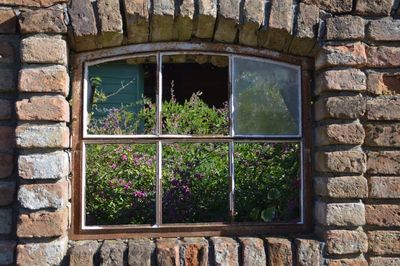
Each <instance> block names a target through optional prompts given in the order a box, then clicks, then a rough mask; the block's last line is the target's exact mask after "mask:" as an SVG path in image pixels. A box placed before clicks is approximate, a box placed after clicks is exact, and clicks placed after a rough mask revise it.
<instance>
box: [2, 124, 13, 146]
mask: <svg viewBox="0 0 400 266" xmlns="http://www.w3.org/2000/svg"><path fill="white" fill-rule="evenodd" d="M14 148H15V128H14V127H7V126H0V151H1V152H7V153H13V152H14Z"/></svg>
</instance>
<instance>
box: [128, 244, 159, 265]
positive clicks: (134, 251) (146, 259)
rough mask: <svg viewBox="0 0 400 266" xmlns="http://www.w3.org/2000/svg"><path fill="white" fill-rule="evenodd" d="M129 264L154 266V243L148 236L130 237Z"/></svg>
mask: <svg viewBox="0 0 400 266" xmlns="http://www.w3.org/2000/svg"><path fill="white" fill-rule="evenodd" d="M128 265H129V266H145V265H146V266H152V265H153V266H154V265H155V244H154V242H153V241H151V240H150V239H148V238H139V239H130V240H129V243H128Z"/></svg>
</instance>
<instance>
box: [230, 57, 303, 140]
mask: <svg viewBox="0 0 400 266" xmlns="http://www.w3.org/2000/svg"><path fill="white" fill-rule="evenodd" d="M233 67H234V70H233V73H234V74H233V75H234V77H233V79H234V84H233V90H234V95H233V96H234V101H233V104H234V112H233V126H234V132H235V134H236V135H298V134H299V132H300V129H299V119H300V113H299V110H300V107H299V97H300V91H299V90H300V79H299V75H298V74H299V70H298V69H297V68H291V67H289V66H286V65H281V64H275V63H271V62H266V61H256V60H252V59H245V58H237V57H234V61H233Z"/></svg>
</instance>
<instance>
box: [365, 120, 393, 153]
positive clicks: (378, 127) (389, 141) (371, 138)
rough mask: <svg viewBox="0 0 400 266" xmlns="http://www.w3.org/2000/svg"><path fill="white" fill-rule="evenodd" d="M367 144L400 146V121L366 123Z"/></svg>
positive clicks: (373, 145) (372, 145)
mask: <svg viewBox="0 0 400 266" xmlns="http://www.w3.org/2000/svg"><path fill="white" fill-rule="evenodd" d="M364 128H365V134H366V138H365V144H366V145H368V146H371V147H400V123H392V124H375V123H374V124H372V123H371V124H366V125H364Z"/></svg>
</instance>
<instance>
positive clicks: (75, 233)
mask: <svg viewBox="0 0 400 266" xmlns="http://www.w3.org/2000/svg"><path fill="white" fill-rule="evenodd" d="M156 52H197V53H216V54H221V55H224V54H225V55H229V54H234V55H240V56H250V57H258V58H265V59H271V60H276V61H280V62H285V63H289V64H293V65H297V66H300V68H301V87H302V88H301V103H302V104H301V109H302V112H301V113H302V117H301V120H302V133H301V136H302V137H301V138H300V140H299V141H300V142H301V143H302V148H303V149H302V158H303V165H302V166H303V182H302V191H301V193H302V195H303V197H302V198H303V202H302V206H303V207H302V209H303V212H302V216H303V222H302V223H301V224H284V223H279V224H260V223H240V224H239V223H233V224H228V223H210V224H168V225H162V226H160V227H157V228H152V227H143V226H133V225H126V226H125V225H123V226H121V225H118V226H106V227H93V228H91V229H87V228H83V226H82V216H83V206H82V202H83V201H82V197H83V195H82V169H83V161H82V149H83V141H84V138H83V134H82V132H83V130H82V129H83V93H82V92H83V85H84V82H83V81H84V75H85V68H86V66H85V63H86V62H89V61H96V60H100V61H101V60H103V61H107V60H108V59H112V60H118V59H123V58H127V57H129V56H133V55H135V56H136V55H142V54H148V53H156ZM100 61H99V62H100ZM311 66H313V62H312V60H311V59H309V58H304V57H296V56H288V55H284V54H281V53H278V52H274V51H270V50H265V49H255V48H248V47H242V46H237V45H224V44H211V43H173V42H169V43H153V44H138V45H130V46H124V47H117V48H110V49H104V50H97V51H93V52H86V53H81V54H76V55H74V56H73V63H72V71H73V81H72V130H71V132H72V164H73V171H72V225H71V228H70V231H69V237H70V239H74V240H80V239H113V238H130V237H143V236H145V237H177V236H240V235H245V236H251V235H264V234H267V233H277V232H279V233H295V232H306V231H309V230H311V229H312V205H313V204H312V181H311V169H312V168H311V160H312V158H311V134H312V133H311V132H312V128H311V127H312V121H311V117H312V116H311V108H310V106H311V82H312V78H311V77H312V76H311V72H310V71H311ZM149 140H150V139H149ZM216 140H218V139H216ZM277 140H279V138H278V139H277ZM99 141H100V143H113V141H112V140H111V139H104V140H101V139H99ZM117 141H118V143H130V142H134V141H135V140H134V139H132V138H120V139H118V140H117Z"/></svg>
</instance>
